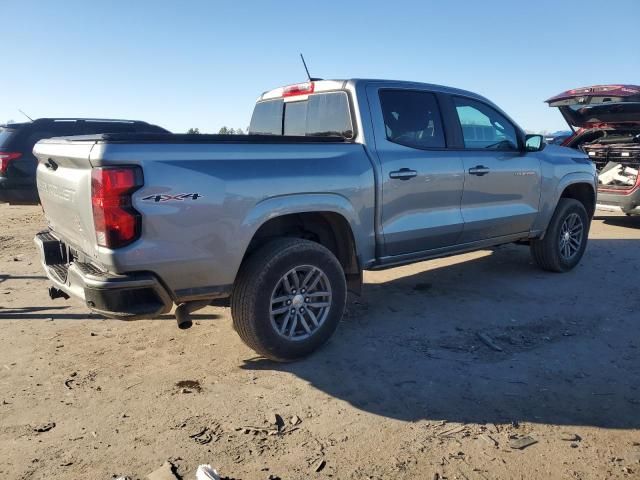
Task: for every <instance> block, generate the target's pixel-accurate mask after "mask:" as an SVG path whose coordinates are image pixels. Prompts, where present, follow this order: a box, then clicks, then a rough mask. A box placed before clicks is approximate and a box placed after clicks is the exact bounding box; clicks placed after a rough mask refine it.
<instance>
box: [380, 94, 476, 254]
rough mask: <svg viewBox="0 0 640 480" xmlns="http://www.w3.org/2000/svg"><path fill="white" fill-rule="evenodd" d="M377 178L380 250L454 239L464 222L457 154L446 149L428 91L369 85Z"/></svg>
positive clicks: (414, 249) (386, 251)
mask: <svg viewBox="0 0 640 480" xmlns="http://www.w3.org/2000/svg"><path fill="white" fill-rule="evenodd" d="M367 93H368V97H369V103H370V106H371V109H372V111H373V112H382V116H380V114H377V115H375V114H374V115H373V116H372V117H373V119H374V120H373V123H374V133H375V138H376V151H377V154H378V157H379V159H380V163H381V167H382V169H381V170H382V171H381V175H382V178H381V184H382V202H381V204H382V210H381V221H382V231H383V235H384V255H385V256H392V255H402V254H407V253H414V252H420V251H425V250H430V249H434V248H439V247H444V246H449V245H453V244H455V243H457V241H458V239H459V237H460V235H461V233H462V228H463V222H462V215H461V211H460V202H461V199H462V188H463V182H464V171H463V165H462V160H461V158H460V156H459V155H458V154H457V152H451V151H447V150H446V141H445V134H444V129H443V122H442V118H441V116H440V109H439V106H438V101H437V98H436V96H435V95H434V94H433V93H430V92H426V91H418V90H405V89H378V88H376V87H370V88H369V89H368V92H367Z"/></svg>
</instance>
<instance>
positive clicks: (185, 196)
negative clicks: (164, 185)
mask: <svg viewBox="0 0 640 480" xmlns="http://www.w3.org/2000/svg"><path fill="white" fill-rule="evenodd" d="M199 198H202V195H200V194H199V193H178V194H177V195H167V194H161V195H149V196H148V197H144V198H143V199H142V200H143V201H147V202H155V203H158V202H170V201H173V200H175V201H179V202H182V201H183V200H197V199H199Z"/></svg>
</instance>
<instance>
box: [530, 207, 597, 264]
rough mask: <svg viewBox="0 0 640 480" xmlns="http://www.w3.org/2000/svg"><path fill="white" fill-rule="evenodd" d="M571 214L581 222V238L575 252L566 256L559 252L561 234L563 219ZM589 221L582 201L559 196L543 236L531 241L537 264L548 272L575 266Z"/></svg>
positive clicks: (587, 234)
mask: <svg viewBox="0 0 640 480" xmlns="http://www.w3.org/2000/svg"><path fill="white" fill-rule="evenodd" d="M573 214H576V215H578V217H579V218H580V221H581V222H582V228H583V230H582V238H581V241H580V245H579V247H578V248H577V250H576V251H575V253H574V254H573V255H571V256H570V257H568V258H567V256H566V255H564V254H563V253H562V252H561V246H560V243H561V235H562V228H563V224H564V222H565V220H567V219H568V218H569V217H570V216H572V215H573ZM590 223H591V222H590V219H589V215H588V214H587V211H586V209H585V208H584V205H582V203H580V202H579V201H577V200H574V199H572V198H561V199H560V201H559V202H558V206H557V207H556V211H555V212H554V213H553V216H552V217H551V221H550V222H549V226H548V227H547V231H546V233H545V235H544V238H543V239H542V240H532V241H531V255H532V256H533V259H534V260H535V262H536V263H537V264H538V266H539V267H541V268H542V269H544V270H548V271H550V272H568V271H569V270H571V269H572V268H573V267H575V266H576V265H577V264H578V263H579V262H580V260H581V259H582V255H583V254H584V251H585V248H587V240H588V236H589V227H590Z"/></svg>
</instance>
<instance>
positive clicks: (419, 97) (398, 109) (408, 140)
mask: <svg viewBox="0 0 640 480" xmlns="http://www.w3.org/2000/svg"><path fill="white" fill-rule="evenodd" d="M380 104H381V105H382V116H383V118H384V126H385V130H386V134H387V139H388V140H389V141H390V142H393V143H399V144H400V145H405V146H407V147H412V148H418V149H426V148H444V147H445V140H444V130H443V126H442V118H441V116H440V109H439V108H438V102H437V100H436V97H435V95H434V94H433V93H429V92H417V91H412V90H381V91H380Z"/></svg>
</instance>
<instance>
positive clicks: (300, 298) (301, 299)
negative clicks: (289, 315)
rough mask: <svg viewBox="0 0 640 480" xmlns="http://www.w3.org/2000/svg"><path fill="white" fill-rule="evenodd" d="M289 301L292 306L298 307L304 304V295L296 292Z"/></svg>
mask: <svg viewBox="0 0 640 480" xmlns="http://www.w3.org/2000/svg"><path fill="white" fill-rule="evenodd" d="M291 303H292V304H293V306H294V307H299V306H300V305H302V304H304V297H303V296H302V295H300V294H298V295H296V296H295V297H293V300H291Z"/></svg>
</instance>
